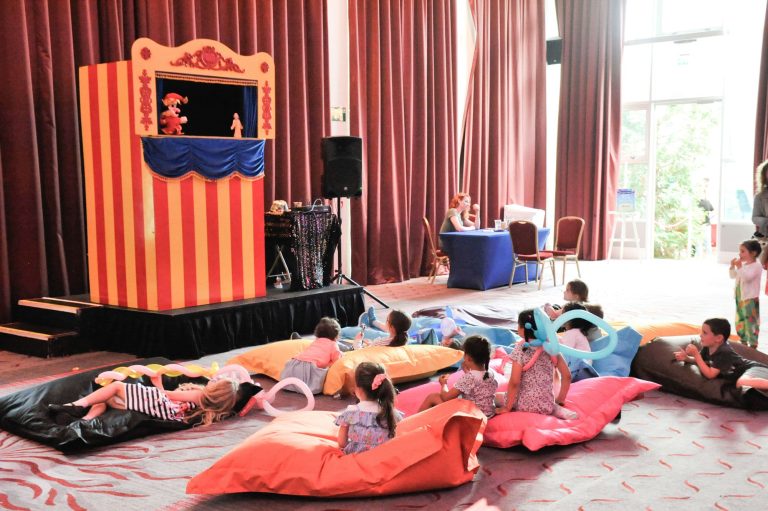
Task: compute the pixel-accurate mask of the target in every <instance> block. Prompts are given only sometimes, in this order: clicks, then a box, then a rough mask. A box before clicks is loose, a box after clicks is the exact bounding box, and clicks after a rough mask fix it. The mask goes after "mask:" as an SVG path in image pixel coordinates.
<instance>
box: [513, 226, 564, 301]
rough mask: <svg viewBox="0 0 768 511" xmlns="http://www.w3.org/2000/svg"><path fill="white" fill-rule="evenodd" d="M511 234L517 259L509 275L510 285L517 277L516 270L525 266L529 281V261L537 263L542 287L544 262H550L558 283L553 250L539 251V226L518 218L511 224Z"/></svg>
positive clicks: (553, 277)
mask: <svg viewBox="0 0 768 511" xmlns="http://www.w3.org/2000/svg"><path fill="white" fill-rule="evenodd" d="M509 236H510V238H511V239H512V252H513V253H514V256H515V259H514V263H513V264H512V275H511V276H510V277H509V287H512V281H513V280H514V278H515V270H516V269H517V268H519V267H520V266H524V267H525V283H526V284H527V283H528V263H536V273H537V275H538V280H539V289H541V279H542V277H543V273H544V263H545V262H549V265H550V267H551V268H552V280H553V281H554V283H555V285H557V278H556V277H555V260H554V258H553V257H552V252H542V251H539V228H538V227H536V224H534V223H533V222H528V221H525V220H517V221H514V222H511V223H510V224H509Z"/></svg>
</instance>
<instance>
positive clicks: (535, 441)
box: [395, 376, 659, 451]
mask: <svg viewBox="0 0 768 511" xmlns="http://www.w3.org/2000/svg"><path fill="white" fill-rule="evenodd" d="M448 382H449V383H448V384H449V386H450V384H451V383H450V382H451V379H450V378H449V380H448ZM657 388H659V385H658V384H656V383H653V382H648V381H644V380H638V379H635V378H621V377H617V376H601V377H598V378H590V379H587V380H582V381H579V382H576V383H573V384H572V385H571V388H570V390H569V391H568V398H567V400H566V407H567V408H570V409H571V410H575V411H576V412H578V413H579V418H578V419H576V420H571V421H566V420H561V419H558V418H556V417H553V416H551V415H540V414H537V413H528V412H510V413H504V414H501V415H497V416H495V417H492V418H491V419H490V420H489V421H488V426H487V427H486V429H485V438H484V440H483V445H488V446H491V447H512V446H513V445H518V444H523V445H524V446H525V447H527V448H528V449H530V450H532V451H536V450H538V449H541V448H542V447H546V446H548V445H569V444H573V443H577V442H585V441H587V440H589V439H591V438H594V437H595V436H597V434H598V433H600V431H602V430H603V428H604V427H605V426H606V424H608V423H609V422H611V421H612V420H613V419H614V418H615V417H616V415H617V414H618V413H619V412H620V411H621V407H622V405H623V404H624V403H626V402H628V401H631V400H633V399H635V398H636V397H637V396H639V395H640V394H642V393H643V392H648V391H650V390H654V389H657ZM439 390H440V384H439V383H437V382H430V383H428V384H425V385H420V386H419V387H415V388H412V389H408V390H406V391H403V392H401V393H400V394H398V396H397V399H396V402H395V405H396V406H397V409H398V410H400V411H401V412H403V413H404V414H405V415H406V416H408V415H409V414H413V413H416V412H417V411H418V408H419V406H420V405H421V403H422V401H423V400H424V397H426V396H427V394H430V393H432V392H438V391H439ZM505 390H506V381H505V382H504V383H503V388H501V387H500V388H499V392H503V391H505ZM457 401H464V400H463V399H458V400H457Z"/></svg>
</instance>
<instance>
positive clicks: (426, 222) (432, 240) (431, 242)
mask: <svg viewBox="0 0 768 511" xmlns="http://www.w3.org/2000/svg"><path fill="white" fill-rule="evenodd" d="M421 221H422V222H423V223H424V235H425V236H426V237H427V239H428V240H429V252H430V253H431V254H432V255H433V256H436V255H437V246H436V245H435V238H433V237H432V227H430V226H429V220H428V219H427V217H423V218H422V219H421Z"/></svg>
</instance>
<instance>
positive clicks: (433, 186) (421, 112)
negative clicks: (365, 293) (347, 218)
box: [349, 0, 457, 284]
mask: <svg viewBox="0 0 768 511" xmlns="http://www.w3.org/2000/svg"><path fill="white" fill-rule="evenodd" d="M455 24H456V14H455V5H454V3H453V2H432V1H429V0H382V1H380V2H358V1H355V0H350V2H349V25H350V121H351V124H350V134H351V135H353V136H359V137H362V139H363V196H362V197H361V198H360V199H354V200H352V225H351V233H352V246H353V249H352V276H353V278H354V279H355V280H356V281H357V282H360V283H365V284H376V283H383V282H398V281H402V280H406V279H408V278H410V277H413V276H418V275H422V274H424V271H425V266H426V262H427V261H426V256H427V247H426V244H425V238H424V235H425V233H424V229H423V228H422V223H421V218H422V217H424V216H427V218H428V219H429V220H430V222H431V224H432V225H433V226H434V225H435V223H436V221H437V220H438V219H439V220H442V217H443V215H444V214H445V210H446V209H447V204H448V201H449V199H450V196H451V195H450V194H451V193H452V191H453V190H455V188H456V183H457V150H456V147H457V144H456V135H455V133H456V122H457V121H456V112H455V109H456V107H455V105H456V91H455V84H454V81H455V74H456V34H455Z"/></svg>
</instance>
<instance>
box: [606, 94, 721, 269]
mask: <svg viewBox="0 0 768 511" xmlns="http://www.w3.org/2000/svg"><path fill="white" fill-rule="evenodd" d="M655 117H656V144H655V145H656V169H655V170H656V173H655V181H656V186H655V188H654V192H655V216H654V246H653V254H654V257H660V258H670V259H678V258H684V257H689V256H690V255H691V246H692V245H693V246H696V245H697V244H700V243H701V242H702V241H703V240H704V239H705V228H707V229H708V228H709V226H705V225H704V219H705V212H704V210H702V209H701V208H700V207H699V205H698V203H699V200H700V199H702V198H704V197H705V194H706V179H707V176H708V175H709V173H708V172H707V169H709V168H711V167H712V166H713V165H719V157H720V148H719V144H718V143H717V141H718V140H719V132H720V103H705V104H698V103H680V104H671V105H658V106H656V111H655ZM645 137H646V116H645V110H634V111H632V110H628V111H625V112H624V115H623V122H622V154H623V157H622V159H623V160H624V162H625V163H624V166H623V167H622V173H621V187H622V188H633V189H634V190H635V191H636V194H637V203H636V207H637V210H638V212H639V213H640V214H641V215H643V216H645V212H646V207H647V201H648V193H647V184H648V182H649V180H648V171H649V169H648V163H647V155H646V150H647V149H646V147H645V146H646V144H645Z"/></svg>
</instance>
